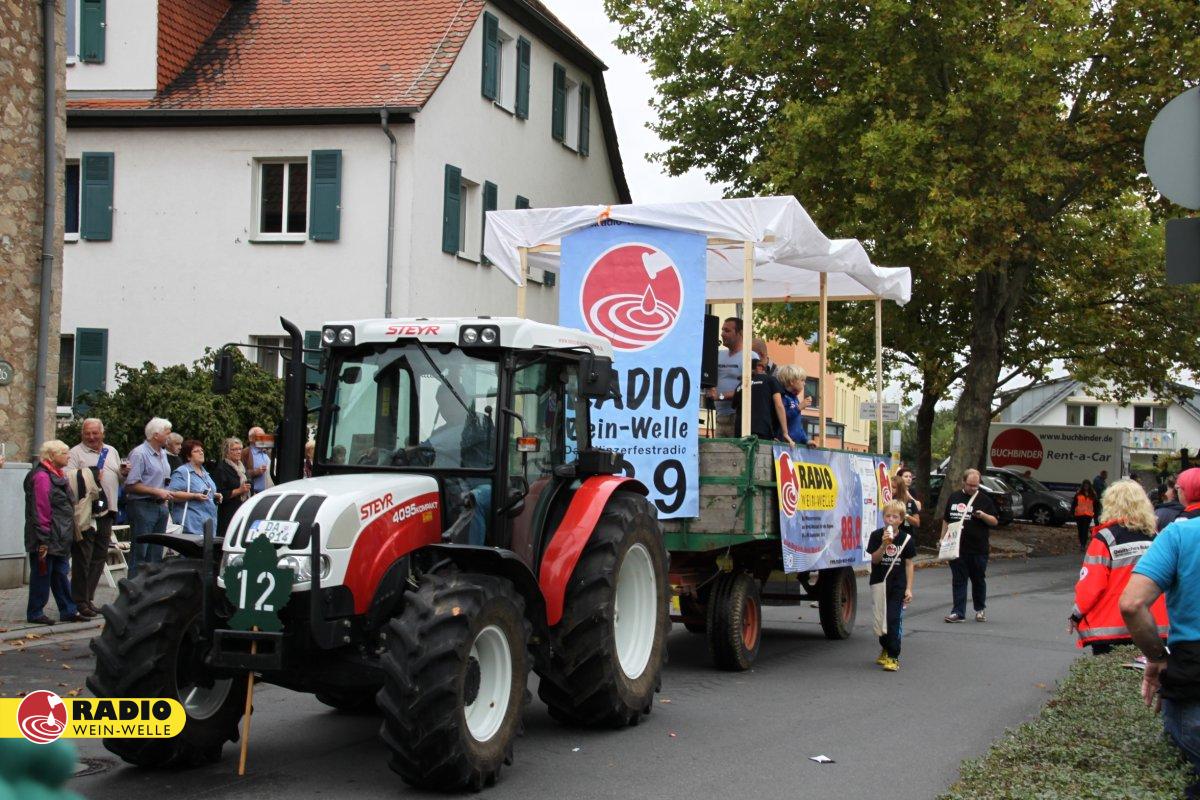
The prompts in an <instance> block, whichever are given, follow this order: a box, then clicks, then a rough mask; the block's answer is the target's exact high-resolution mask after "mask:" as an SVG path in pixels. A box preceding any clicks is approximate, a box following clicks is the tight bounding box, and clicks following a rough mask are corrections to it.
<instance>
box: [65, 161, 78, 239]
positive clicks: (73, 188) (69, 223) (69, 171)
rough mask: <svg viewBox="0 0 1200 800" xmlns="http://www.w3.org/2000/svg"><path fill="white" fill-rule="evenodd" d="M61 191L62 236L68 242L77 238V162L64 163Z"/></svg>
mask: <svg viewBox="0 0 1200 800" xmlns="http://www.w3.org/2000/svg"><path fill="white" fill-rule="evenodd" d="M64 182H65V183H66V186H65V188H64V191H63V196H64V198H65V201H64V203H63V238H64V239H66V240H67V241H69V242H74V241H78V240H79V162H78V161H68V162H67V164H66V172H65V181H64Z"/></svg>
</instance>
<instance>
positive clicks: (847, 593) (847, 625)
mask: <svg viewBox="0 0 1200 800" xmlns="http://www.w3.org/2000/svg"><path fill="white" fill-rule="evenodd" d="M817 592H818V594H819V597H818V600H819V606H820V608H819V611H820V615H821V629H822V630H824V631H825V638H826V639H849V638H850V634H851V633H852V632H853V631H854V618H855V616H856V615H857V613H858V581H857V580H856V579H855V577H854V570H853V569H851V568H850V567H841V568H839V569H836V570H822V572H821V580H820V581H819V582H818V583H817Z"/></svg>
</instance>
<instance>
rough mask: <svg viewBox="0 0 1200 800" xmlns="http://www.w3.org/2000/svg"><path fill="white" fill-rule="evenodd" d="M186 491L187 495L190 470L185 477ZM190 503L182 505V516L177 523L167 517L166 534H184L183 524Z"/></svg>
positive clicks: (190, 484)
mask: <svg viewBox="0 0 1200 800" xmlns="http://www.w3.org/2000/svg"><path fill="white" fill-rule="evenodd" d="M187 490H188V492H189V493H190V492H191V491H192V473H191V470H189V471H188V476H187ZM190 502H191V500H188V501H187V502H185V503H184V504H183V516H181V517H180V518H179V522H175V521H173V520H172V519H171V517H170V516H168V517H167V530H166V533H173V534H174V533H183V532H184V530H183V523H184V522H186V521H187V510H188V503H190Z"/></svg>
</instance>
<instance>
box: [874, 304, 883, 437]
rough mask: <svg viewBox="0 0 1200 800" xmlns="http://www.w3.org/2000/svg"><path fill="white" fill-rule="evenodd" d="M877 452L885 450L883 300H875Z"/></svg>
mask: <svg viewBox="0 0 1200 800" xmlns="http://www.w3.org/2000/svg"><path fill="white" fill-rule="evenodd" d="M875 448H876V449H875V452H877V453H880V454H882V453H883V452H884V450H883V299H882V298H879V297H876V298H875Z"/></svg>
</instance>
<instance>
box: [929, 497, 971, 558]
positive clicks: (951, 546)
mask: <svg viewBox="0 0 1200 800" xmlns="http://www.w3.org/2000/svg"><path fill="white" fill-rule="evenodd" d="M978 496H979V492H975V494H973V495H971V499H970V500H968V501H967V508H966V510H965V511H964V512H963V515H962V517H961V518H960V519H956V520H955V521H954V522H951V523H950V524H949V525H947V526H946V535H945V536H943V537H942V539H941V541H940V542H938V558H939V559H942V560H944V561H953V560H954V559H956V558H958V556H959V552H958V551H959V547H960V546H961V545H962V531H963V523H964V522H966V521H967V519H968V518H969V517H970V516H971V511H972V510H973V506H974V505H975V498H976V497H978Z"/></svg>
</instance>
